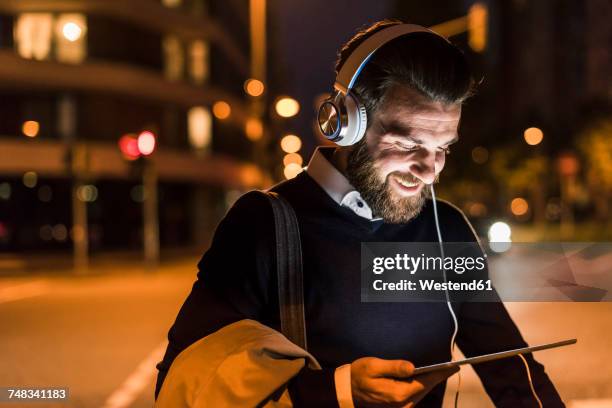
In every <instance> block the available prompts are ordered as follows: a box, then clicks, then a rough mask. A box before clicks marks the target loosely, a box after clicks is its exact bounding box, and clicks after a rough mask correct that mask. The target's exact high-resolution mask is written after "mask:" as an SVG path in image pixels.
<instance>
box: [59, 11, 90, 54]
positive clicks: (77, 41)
mask: <svg viewBox="0 0 612 408" xmlns="http://www.w3.org/2000/svg"><path fill="white" fill-rule="evenodd" d="M86 33H87V21H86V19H85V16H84V15H83V14H60V15H59V16H58V17H57V19H56V20H55V57H56V58H57V60H58V61H60V62H66V63H69V64H79V63H81V62H82V61H83V60H84V59H85V57H86V56H87V42H86V40H85V34H86Z"/></svg>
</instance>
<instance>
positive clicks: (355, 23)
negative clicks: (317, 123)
mask: <svg viewBox="0 0 612 408" xmlns="http://www.w3.org/2000/svg"><path fill="white" fill-rule="evenodd" d="M394 5H395V1H389V0H384V1H381V0H377V1H371V0H350V1H349V0H333V1H327V2H323V1H316V2H315V1H297V0H290V1H282V0H276V1H270V3H269V7H270V20H271V21H270V24H271V25H272V28H271V30H270V37H269V41H270V42H271V43H272V44H271V46H272V47H277V49H278V53H279V56H278V59H276V60H275V61H276V63H277V64H279V65H280V66H278V67H272V66H270V67H269V70H268V73H269V75H271V74H272V73H273V72H275V71H276V72H279V73H280V74H281V75H283V81H282V82H281V84H282V86H283V88H282V90H279V91H281V92H283V93H286V94H288V95H291V96H293V97H295V98H296V99H298V100H299V101H300V103H301V104H302V109H301V111H300V114H299V115H298V117H297V118H295V119H293V120H292V122H291V123H290V125H291V129H294V131H295V132H296V133H298V135H299V136H301V137H302V139H303V141H304V147H303V149H302V154H303V156H304V159H305V160H308V158H309V157H310V154H311V153H312V150H313V149H314V147H315V145H316V141H315V137H314V135H312V130H311V129H312V126H311V123H312V120H313V118H314V115H315V107H314V100H315V98H316V96H317V95H319V94H321V93H323V92H331V91H332V89H333V82H334V78H335V77H334V62H335V60H336V53H337V51H338V49H339V48H340V46H341V45H342V44H343V43H344V42H346V41H347V40H348V39H349V38H351V36H352V35H353V34H354V33H355V31H356V30H357V29H359V28H361V27H363V26H367V25H369V24H371V23H374V22H376V21H378V20H381V19H384V18H391V17H393V16H392V15H391V14H390V11H389V10H391V9H392V8H393V6H394Z"/></svg>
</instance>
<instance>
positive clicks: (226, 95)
mask: <svg viewBox="0 0 612 408" xmlns="http://www.w3.org/2000/svg"><path fill="white" fill-rule="evenodd" d="M248 13H249V9H248V2H246V1H240V0H236V1H208V0H105V1H99V0H35V1H30V0H19V1H17V0H0V251H21V250H29V249H36V250H38V249H50V250H53V249H61V248H66V249H68V248H69V247H70V246H71V236H72V235H74V233H75V231H74V230H73V228H72V225H73V217H74V214H73V207H74V203H73V198H72V189H73V186H75V185H77V186H78V188H77V189H76V191H75V195H76V199H78V200H80V201H82V202H85V203H86V206H87V219H88V225H89V233H88V236H89V237H90V244H89V246H90V249H91V250H92V251H95V250H98V249H104V250H106V249H138V248H140V247H141V246H142V225H143V215H142V213H143V211H142V207H143V206H142V202H143V200H144V199H145V197H144V195H145V193H146V191H145V189H143V185H142V178H141V175H140V170H141V167H142V162H141V160H131V159H133V157H129V154H128V155H127V157H126V155H125V151H124V152H123V153H122V150H121V149H120V148H119V145H118V141H119V139H120V138H121V137H122V136H124V135H138V134H139V133H141V132H143V131H149V132H152V133H153V134H154V135H155V137H156V142H157V144H156V146H155V151H154V153H153V154H151V155H150V156H148V157H147V159H146V160H147V161H148V162H153V163H154V165H155V168H156V171H157V175H158V177H159V194H158V195H159V229H160V240H161V245H162V247H164V246H166V247H173V246H188V245H192V244H199V243H202V242H205V241H206V239H207V238H208V235H209V234H210V232H211V230H212V228H213V227H214V225H215V224H216V222H217V221H218V219H219V217H220V216H221V215H222V214H223V211H224V210H225V203H226V198H227V197H228V196H230V197H231V196H232V194H234V193H233V192H236V191H244V190H247V189H250V188H254V187H258V186H261V185H262V183H264V173H263V172H262V171H261V169H260V168H258V167H257V166H255V165H254V164H252V162H251V161H252V160H251V159H252V157H253V151H252V150H253V147H252V142H251V141H250V140H249V139H248V138H246V137H245V134H244V129H245V123H246V121H247V111H248V106H247V100H246V98H245V96H244V90H243V83H244V81H245V79H246V78H248V77H249V58H250V57H249V46H250V39H249V14H248ZM124 148H125V146H124ZM124 150H125V149H124ZM128 153H129V148H128ZM234 195H235V194H234Z"/></svg>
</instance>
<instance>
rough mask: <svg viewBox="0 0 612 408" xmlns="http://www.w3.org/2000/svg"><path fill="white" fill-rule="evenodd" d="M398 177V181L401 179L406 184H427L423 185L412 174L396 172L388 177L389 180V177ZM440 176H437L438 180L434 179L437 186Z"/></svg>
mask: <svg viewBox="0 0 612 408" xmlns="http://www.w3.org/2000/svg"><path fill="white" fill-rule="evenodd" d="M391 176H393V177H397V178H398V179H400V181H403V182H404V183H420V184H425V183H423V181H422V180H421V179H420V178H418V177H416V176H415V175H413V174H411V173H402V172H399V171H394V172H392V173H389V175H388V176H387V179H388V178H389V177H391ZM439 178H440V175H439V174H436V178H435V179H434V182H433V184H437V183H438V181H439Z"/></svg>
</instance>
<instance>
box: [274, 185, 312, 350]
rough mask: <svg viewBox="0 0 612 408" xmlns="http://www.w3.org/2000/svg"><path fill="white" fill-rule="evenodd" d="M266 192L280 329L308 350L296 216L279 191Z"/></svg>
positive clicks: (298, 231)
mask: <svg viewBox="0 0 612 408" xmlns="http://www.w3.org/2000/svg"><path fill="white" fill-rule="evenodd" d="M265 194H266V196H267V197H268V200H269V201H270V204H271V205H272V211H273V213H274V227H275V233H276V274H277V277H278V304H279V309H280V322H281V332H282V333H283V334H284V335H285V337H287V338H288V339H289V340H290V341H291V342H292V343H294V344H297V345H298V346H300V347H301V348H303V349H304V350H307V344H306V323H305V317H304V281H303V272H302V245H301V242H300V230H299V226H298V221H297V217H296V215H295V211H294V210H293V207H291V204H289V202H287V200H286V199H285V198H283V197H282V196H281V195H279V194H277V193H274V192H271V191H268V192H265Z"/></svg>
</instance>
